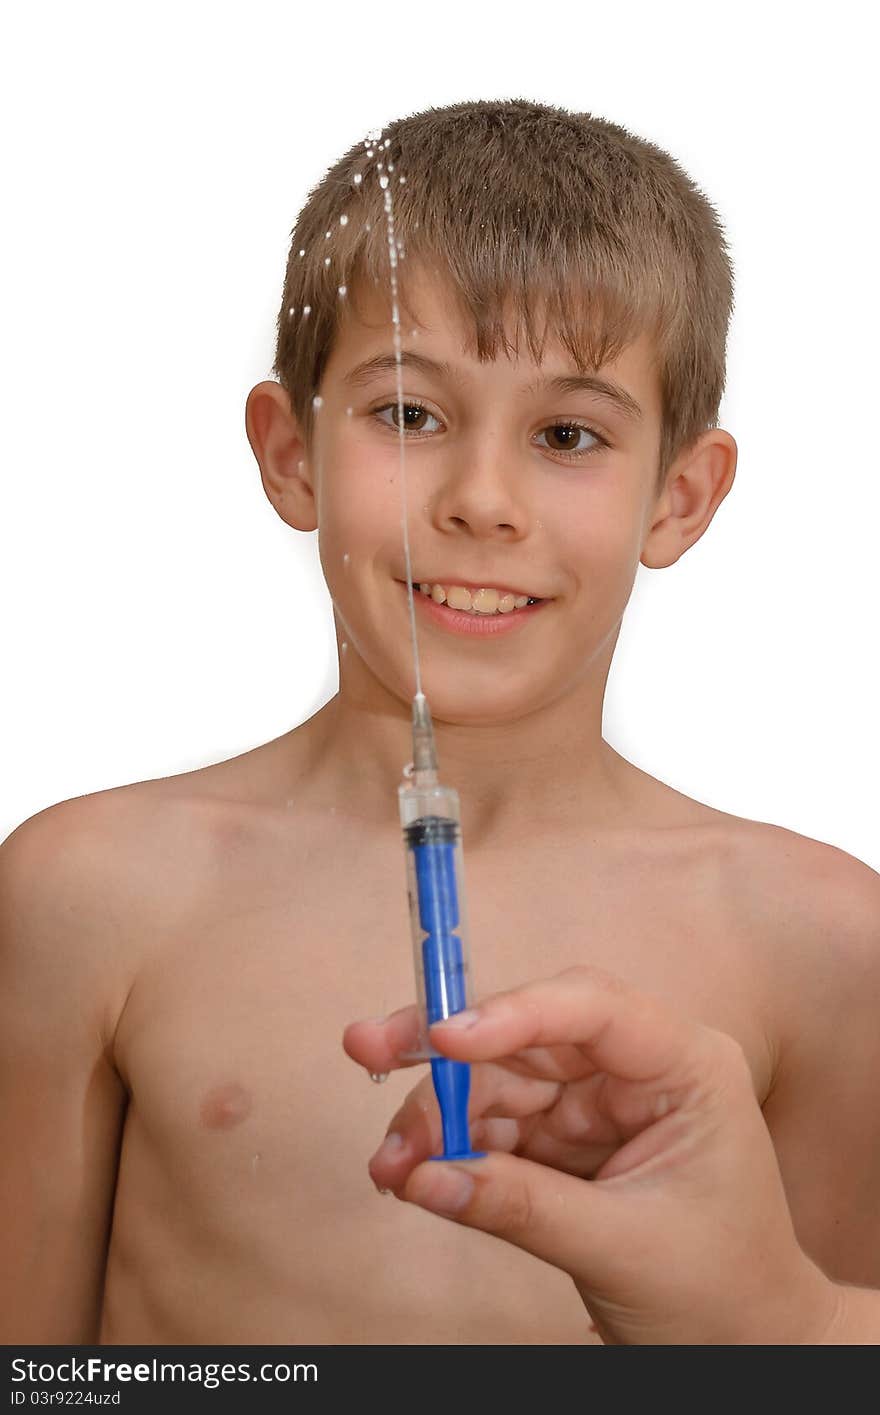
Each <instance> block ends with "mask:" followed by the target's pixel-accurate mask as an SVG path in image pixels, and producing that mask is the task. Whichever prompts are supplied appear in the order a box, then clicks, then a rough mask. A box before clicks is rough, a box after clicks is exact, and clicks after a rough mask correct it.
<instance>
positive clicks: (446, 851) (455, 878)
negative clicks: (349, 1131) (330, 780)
mask: <svg viewBox="0 0 880 1415" xmlns="http://www.w3.org/2000/svg"><path fill="white" fill-rule="evenodd" d="M419 774H420V773H419ZM398 794H399V801H400V823H401V825H402V827H403V838H404V845H405V849H406V879H407V895H408V898H409V914H410V928H411V931H412V942H413V961H414V963H415V974H416V990H417V995H418V1007H419V1023H420V1026H419V1037H418V1042H417V1045H416V1047H415V1048H414V1049H413V1051H412V1052H411V1053H410V1055H411V1056H412V1057H420V1058H421V1059H423V1060H428V1059H431V1058H434V1057H436V1056H437V1052H436V1051H435V1050H434V1049H433V1048H432V1047H431V1045H430V1042H429V1041H428V1027H429V1026H430V1025H432V1024H433V1023H434V1022H439V1021H440V1020H441V1019H442V1018H445V1017H451V1016H452V1015H453V1013H455V1012H463V1011H464V1009H465V1008H466V1007H468V1006H470V1005H471V1002H472V1000H473V994H472V989H471V978H470V959H469V956H468V943H467V940H468V928H467V913H466V909H465V898H464V859H463V856H462V848H461V811H460V805H459V798H458V792H457V791H456V790H455V789H454V788H453V787H451V786H440V785H436V784H435V785H426V786H425V785H419V784H418V782H417V781H416V782H414V783H413V782H410V783H406V784H404V785H403V786H401V787H400V788H399V793H398Z"/></svg>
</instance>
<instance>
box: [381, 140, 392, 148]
mask: <svg viewBox="0 0 880 1415" xmlns="http://www.w3.org/2000/svg"><path fill="white" fill-rule="evenodd" d="M382 146H383V147H390V146H391V139H390V138H386V139H385V141H384V142H383V144H382Z"/></svg>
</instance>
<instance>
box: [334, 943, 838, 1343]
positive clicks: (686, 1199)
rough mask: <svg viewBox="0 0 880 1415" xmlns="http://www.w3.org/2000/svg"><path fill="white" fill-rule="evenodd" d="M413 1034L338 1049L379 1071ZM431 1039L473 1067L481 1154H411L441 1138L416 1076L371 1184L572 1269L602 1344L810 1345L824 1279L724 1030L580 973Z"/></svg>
mask: <svg viewBox="0 0 880 1415" xmlns="http://www.w3.org/2000/svg"><path fill="white" fill-rule="evenodd" d="M417 1030H418V1020H417V1015H416V1010H415V1008H406V1009H404V1010H403V1011H402V1012H398V1013H395V1014H393V1015H392V1016H391V1017H389V1018H388V1019H386V1021H385V1022H382V1023H371V1022H358V1023H354V1024H352V1025H351V1026H350V1027H348V1028H347V1029H346V1032H345V1037H344V1046H345V1049H346V1051H347V1052H348V1054H349V1055H350V1056H351V1057H352V1058H353V1059H354V1060H355V1061H358V1062H360V1064H361V1065H363V1066H365V1067H367V1069H369V1070H370V1071H389V1070H392V1069H394V1068H396V1067H399V1066H401V1065H408V1064H411V1063H409V1062H406V1061H404V1060H403V1059H402V1054H403V1053H405V1052H406V1051H407V1050H408V1049H409V1048H411V1047H412V1044H413V1041H414V1038H415V1036H416V1034H417ZM431 1041H432V1044H433V1045H434V1046H435V1047H436V1049H437V1051H438V1052H440V1053H441V1054H443V1055H445V1056H449V1057H452V1058H453V1059H455V1060H457V1061H468V1062H471V1063H472V1065H473V1070H472V1086H471V1104H470V1115H471V1118H472V1131H471V1138H472V1141H473V1143H474V1144H475V1145H480V1146H481V1147H483V1148H486V1149H489V1150H490V1151H492V1153H491V1154H490V1155H489V1156H488V1158H487V1159H485V1160H477V1161H470V1162H467V1163H464V1162H458V1163H455V1164H450V1163H442V1164H440V1163H428V1164H425V1163H423V1162H422V1161H424V1160H426V1159H427V1158H428V1157H429V1156H430V1155H432V1154H435V1153H437V1152H438V1151H439V1150H440V1149H441V1128H440V1117H439V1111H438V1108H437V1105H436V1101H435V1099H434V1096H433V1088H432V1085H431V1080H430V1077H425V1078H424V1079H423V1080H422V1081H420V1082H419V1083H418V1084H417V1085H416V1086H415V1087H414V1089H413V1090H412V1091H411V1092H410V1094H409V1096H408V1097H407V1099H406V1100H405V1101H404V1104H403V1106H402V1107H401V1108H400V1110H399V1111H398V1112H397V1114H396V1115H395V1117H394V1119H393V1120H392V1122H391V1125H390V1127H389V1137H390V1140H389V1139H388V1138H386V1141H385V1143H384V1144H383V1146H382V1147H381V1148H380V1150H379V1151H378V1152H377V1154H376V1155H374V1156H373V1159H372V1160H371V1162H370V1173H371V1175H372V1177H373V1179H374V1181H375V1182H376V1183H377V1184H378V1185H379V1186H380V1187H383V1188H388V1189H391V1190H392V1191H393V1192H394V1193H395V1194H396V1195H397V1197H399V1198H401V1199H404V1200H405V1201H407V1202H410V1203H415V1204H418V1205H420V1206H421V1207H423V1208H426V1209H431V1210H432V1211H433V1212H435V1213H439V1214H442V1215H444V1216H445V1217H447V1218H452V1219H454V1220H455V1221H456V1222H457V1223H460V1224H464V1225H466V1226H469V1227H472V1228H480V1229H483V1230H484V1231H486V1232H489V1233H494V1234H496V1235H497V1236H498V1237H500V1238H503V1239H506V1240H507V1241H508V1242H511V1243H514V1244H516V1245H517V1246H518V1247H521V1248H524V1249H526V1250H527V1251H528V1252H531V1253H534V1254H535V1255H536V1256H537V1257H539V1258H542V1259H544V1260H545V1261H547V1262H550V1263H553V1264H554V1265H555V1266H556V1267H559V1268H562V1269H563V1270H564V1271H566V1272H568V1273H570V1274H571V1276H572V1278H573V1279H574V1282H575V1284H576V1286H577V1288H578V1291H579V1292H580V1295H581V1297H582V1299H583V1301H584V1304H585V1306H586V1307H587V1310H588V1311H589V1312H590V1314H591V1316H592V1318H593V1321H594V1323H595V1325H596V1328H597V1330H598V1331H599V1334H600V1335H601V1336H602V1338H603V1340H604V1341H606V1342H609V1343H636V1342H637V1343H648V1344H670V1343H672V1344H676V1343H685V1344H694V1343H701V1344H704V1343H709V1344H739V1343H753V1344H762V1343H767V1344H779V1343H788V1342H818V1341H821V1340H822V1339H823V1337H824V1336H825V1334H826V1332H827V1331H828V1330H829V1328H830V1327H831V1325H832V1324H833V1322H834V1319H835V1317H836V1315H837V1312H838V1305H839V1304H838V1294H837V1290H836V1289H835V1288H834V1287H833V1285H832V1284H831V1283H829V1282H828V1280H827V1279H826V1278H825V1277H824V1276H823V1275H822V1274H821V1273H820V1272H819V1270H818V1268H816V1267H815V1265H814V1264H813V1263H811V1262H810V1260H809V1259H808V1258H807V1257H806V1255H805V1254H804V1253H803V1252H802V1250H801V1249H800V1247H799V1245H798V1243H797V1240H796V1238H795V1234H794V1230H793V1227H792V1222H791V1217H790V1214H789V1211H788V1206H787V1204H786V1200H785V1194H784V1191H783V1187H782V1181H781V1177H780V1174H779V1168H778V1165H777V1162H776V1156H775V1153H774V1151H773V1146H772V1144H771V1141H770V1137H769V1135H768V1133H767V1129H766V1126H765V1125H764V1121H763V1117H762V1115H761V1112H760V1109H759V1107H758V1105H757V1103H756V1099H755V1094H754V1089H753V1085H752V1079H751V1074H750V1072H749V1068H748V1065H747V1063H746V1060H745V1057H744V1056H743V1053H742V1050H741V1048H740V1047H739V1046H738V1045H737V1044H736V1043H735V1042H734V1041H733V1040H732V1039H731V1038H730V1037H728V1036H725V1035H724V1034H723V1033H720V1032H714V1031H712V1030H710V1029H709V1028H706V1027H702V1026H699V1025H697V1024H696V1023H692V1022H688V1021H685V1020H684V1019H682V1018H677V1017H676V1016H675V1015H674V1014H673V1013H672V1012H671V1011H670V1010H669V1009H667V1008H666V1007H665V1006H663V1005H662V1004H661V1003H660V1002H659V1001H657V1000H655V999H651V998H648V997H646V996H644V995H642V994H639V993H637V992H634V991H632V990H630V989H628V988H627V987H625V986H624V985H623V984H622V983H620V982H618V981H617V980H616V979H613V978H611V977H609V976H608V975H606V974H603V973H600V972H598V971H597V970H595V969H590V968H574V969H570V970H568V971H567V972H565V973H561V974H560V975H559V976H558V977H555V978H551V979H548V980H546V981H543V982H537V983H532V984H529V985H527V986H525V987H521V988H516V989H514V990H512V991H510V992H507V993H500V994H497V995H496V996H495V997H492V998H490V999H488V1000H487V1001H486V1002H484V1003H482V1004H481V1006H480V1007H479V1009H478V1010H477V1011H476V1013H467V1014H464V1013H463V1014H460V1015H459V1016H457V1017H455V1018H453V1019H450V1020H449V1021H447V1022H445V1023H440V1024H437V1025H436V1026H435V1027H433V1028H432V1029H431ZM395 1136H397V1137H399V1139H395V1138H394V1137H395ZM584 1180H590V1181H591V1182H589V1183H585V1182H584Z"/></svg>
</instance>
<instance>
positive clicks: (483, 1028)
mask: <svg viewBox="0 0 880 1415" xmlns="http://www.w3.org/2000/svg"><path fill="white" fill-rule="evenodd" d="M701 1032H702V1029H701V1028H698V1027H697V1026H696V1025H695V1024H692V1023H690V1022H688V1021H686V1020H685V1019H684V1018H681V1017H677V1016H676V1015H675V1014H674V1013H673V1012H672V1011H671V1009H669V1008H667V1007H666V1006H665V1005H664V1004H663V1003H661V1002H660V1000H659V999H657V998H652V997H649V996H646V995H645V994H643V993H638V992H635V991H633V990H631V989H630V988H628V987H626V985H625V984H623V983H621V982H620V981H619V980H618V979H616V978H612V977H611V976H610V975H609V974H606V973H603V972H601V971H600V970H599V969H596V968H586V967H581V968H570V969H567V970H566V971H565V972H564V973H560V974H558V975H557V976H556V977H555V978H548V979H545V980H543V981H541V982H537V983H529V984H526V985H525V986H524V987H520V988H514V989H512V990H511V991H509V992H504V993H497V994H496V995H495V996H494V997H491V998H489V999H487V1000H486V1001H485V1002H482V1003H481V1004H480V1006H479V1008H477V1009H474V1010H471V1011H468V1012H463V1013H459V1014H458V1015H457V1016H455V1017H451V1018H448V1019H447V1020H446V1021H445V1022H438V1023H437V1024H436V1025H435V1026H434V1027H432V1028H431V1032H430V1036H431V1041H432V1043H433V1045H434V1046H435V1047H436V1048H437V1050H438V1051H440V1052H442V1053H443V1054H444V1055H446V1056H450V1057H454V1058H455V1059H456V1060H460V1061H484V1060H490V1059H493V1058H498V1057H503V1056H509V1055H512V1054H513V1053H521V1052H523V1051H524V1050H525V1049H527V1048H530V1047H531V1048H534V1047H559V1046H563V1045H566V1044H569V1045H574V1046H577V1047H579V1048H580V1049H581V1051H582V1052H583V1053H584V1055H585V1056H586V1057H587V1058H588V1059H589V1061H590V1063H591V1064H592V1065H593V1067H595V1068H596V1069H597V1070H601V1071H605V1072H608V1073H609V1074H610V1075H612V1076H617V1077H619V1078H621V1079H624V1080H629V1081H652V1082H655V1081H663V1082H665V1083H666V1085H667V1086H668V1087H669V1089H670V1090H672V1089H674V1088H675V1087H676V1085H680V1084H684V1083H685V1082H686V1081H689V1080H690V1079H691V1078H692V1076H693V1072H694V1052H695V1049H696V1050H697V1051H701V1050H702V1047H701V1045H700V1040H699V1039H700V1034H701Z"/></svg>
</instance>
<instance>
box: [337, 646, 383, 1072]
mask: <svg viewBox="0 0 880 1415" xmlns="http://www.w3.org/2000/svg"><path fill="white" fill-rule="evenodd" d="M339 647H340V649H341V650H342V652H343V653H346V652H347V651H348V644H347V643H346V642H345V640H344V639H343V640H342V643H341V644H340V645H339ZM375 1079H376V1078H375V1076H374V1077H373V1080H374V1081H375Z"/></svg>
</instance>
